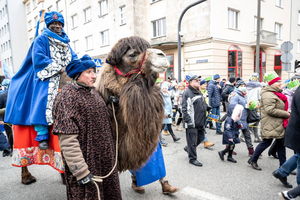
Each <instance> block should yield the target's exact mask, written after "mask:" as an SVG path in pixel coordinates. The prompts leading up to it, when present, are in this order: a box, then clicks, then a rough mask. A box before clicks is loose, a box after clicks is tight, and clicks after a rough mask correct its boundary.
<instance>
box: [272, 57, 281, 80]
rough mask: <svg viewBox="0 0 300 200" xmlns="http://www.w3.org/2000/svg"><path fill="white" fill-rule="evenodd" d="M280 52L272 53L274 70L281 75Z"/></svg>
mask: <svg viewBox="0 0 300 200" xmlns="http://www.w3.org/2000/svg"><path fill="white" fill-rule="evenodd" d="M280 57H281V52H277V53H276V54H275V55H274V71H275V72H276V73H277V74H278V75H279V76H281V71H282V64H281V59H280Z"/></svg>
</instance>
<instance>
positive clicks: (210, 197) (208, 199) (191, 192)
mask: <svg viewBox="0 0 300 200" xmlns="http://www.w3.org/2000/svg"><path fill="white" fill-rule="evenodd" d="M181 193H182V194H184V195H187V196H190V197H192V198H196V199H199V200H230V199H228V198H225V197H220V196H218V195H215V194H212V193H209V192H205V191H202V190H198V189H196V188H192V187H189V186H187V187H185V188H183V189H181Z"/></svg>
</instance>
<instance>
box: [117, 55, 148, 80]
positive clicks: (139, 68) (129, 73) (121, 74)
mask: <svg viewBox="0 0 300 200" xmlns="http://www.w3.org/2000/svg"><path fill="white" fill-rule="evenodd" d="M145 58H146V52H144V53H143V59H142V60H141V62H140V63H139V67H138V68H135V69H133V70H131V71H129V72H127V73H126V74H124V73H123V72H121V70H120V69H119V68H117V66H116V65H115V66H114V69H115V72H116V73H117V74H118V75H120V76H123V77H130V76H131V75H132V74H137V75H139V74H141V70H142V66H143V64H144V62H145Z"/></svg>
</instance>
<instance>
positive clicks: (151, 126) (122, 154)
mask: <svg viewBox="0 0 300 200" xmlns="http://www.w3.org/2000/svg"><path fill="white" fill-rule="evenodd" d="M149 47H150V45H149V43H148V42H146V41H145V40H143V39H142V38H139V37H129V38H123V39H121V40H120V41H119V42H118V43H117V44H116V45H115V46H114V47H113V49H112V50H111V52H110V53H109V55H108V58H107V63H109V64H108V65H106V66H105V67H104V69H103V71H102V73H101V75H99V76H98V77H97V82H96V84H95V87H96V89H97V90H98V91H99V92H100V93H101V95H102V96H103V98H104V99H105V100H106V101H107V102H108V99H109V96H117V97H119V106H118V108H117V111H116V114H117V120H118V124H119V129H118V130H119V158H118V169H119V171H124V170H128V169H133V170H134V169H138V168H140V167H141V166H142V165H143V164H144V163H145V162H146V161H147V159H148V158H149V157H150V156H151V154H152V153H153V151H154V150H155V148H156V146H157V143H158V139H159V133H160V131H161V128H162V120H163V117H164V110H163V99H162V96H161V93H160V90H159V88H158V87H157V86H155V80H156V79H157V77H158V74H157V72H153V71H152V70H151V68H150V66H151V60H149V59H150V55H148V53H147V51H146V50H147V48H149ZM130 49H135V51H136V52H138V55H137V59H136V62H135V63H126V58H124V55H125V54H126V52H127V51H128V50H130ZM144 53H146V55H145V56H144ZM142 58H145V62H144V63H143V65H142V74H133V75H132V76H130V77H123V76H120V75H117V74H116V72H115V70H114V68H113V65H115V66H117V67H118V68H119V69H120V70H121V71H122V72H124V73H127V72H128V71H130V70H132V69H133V68H137V67H138V65H139V63H141V60H142ZM124 60H125V61H124Z"/></svg>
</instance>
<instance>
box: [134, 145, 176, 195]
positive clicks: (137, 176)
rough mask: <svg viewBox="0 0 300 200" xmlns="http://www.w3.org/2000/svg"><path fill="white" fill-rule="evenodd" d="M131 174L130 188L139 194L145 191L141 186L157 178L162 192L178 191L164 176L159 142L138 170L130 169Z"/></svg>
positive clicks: (163, 162) (164, 169)
mask: <svg viewBox="0 0 300 200" xmlns="http://www.w3.org/2000/svg"><path fill="white" fill-rule="evenodd" d="M130 172H131V174H132V176H131V179H132V184H131V188H132V189H133V190H134V191H135V192H137V193H140V194H143V193H145V188H144V187H143V186H145V185H148V184H150V183H152V182H155V181H157V180H159V182H160V184H161V187H162V192H163V194H172V193H175V192H177V191H178V188H176V187H173V186H171V185H170V184H169V181H168V180H167V179H166V178H165V177H166V168H165V161H164V157H163V154H162V148H161V144H160V143H158V145H157V148H156V150H155V151H154V152H153V154H152V155H151V157H150V158H149V160H148V161H147V163H146V164H145V165H144V166H143V167H141V168H140V169H138V170H131V171H130Z"/></svg>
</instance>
